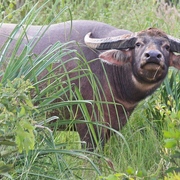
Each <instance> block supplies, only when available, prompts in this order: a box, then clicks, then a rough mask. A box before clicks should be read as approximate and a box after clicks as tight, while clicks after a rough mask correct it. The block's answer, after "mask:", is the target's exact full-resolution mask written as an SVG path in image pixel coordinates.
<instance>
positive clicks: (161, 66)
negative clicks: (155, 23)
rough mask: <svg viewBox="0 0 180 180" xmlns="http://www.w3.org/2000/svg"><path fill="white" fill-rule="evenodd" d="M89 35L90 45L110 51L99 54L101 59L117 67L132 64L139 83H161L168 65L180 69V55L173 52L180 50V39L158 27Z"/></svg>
mask: <svg viewBox="0 0 180 180" xmlns="http://www.w3.org/2000/svg"><path fill="white" fill-rule="evenodd" d="M90 36H91V33H89V34H87V35H86V36H85V43H86V45H87V46H89V47H91V48H94V49H97V50H107V51H104V52H103V53H101V54H100V56H99V57H100V59H101V60H102V61H105V62H107V63H109V64H114V65H117V66H121V65H124V64H125V63H131V64H132V71H133V75H134V78H135V80H136V81H138V82H140V83H143V84H144V83H148V84H151V83H158V82H161V81H162V80H163V79H164V77H165V76H166V74H167V72H168V68H169V66H174V67H175V68H177V69H180V56H179V55H175V54H174V52H177V53H180V40H179V39H176V38H174V37H172V36H169V35H166V34H165V33H164V32H162V31H161V30H158V29H156V28H149V29H147V30H145V31H141V32H137V33H132V34H126V35H121V36H117V37H108V38H103V39H95V38H91V37H90Z"/></svg>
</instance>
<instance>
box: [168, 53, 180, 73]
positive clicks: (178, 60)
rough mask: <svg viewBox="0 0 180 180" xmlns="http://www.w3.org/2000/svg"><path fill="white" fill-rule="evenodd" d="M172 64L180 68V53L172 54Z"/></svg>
mask: <svg viewBox="0 0 180 180" xmlns="http://www.w3.org/2000/svg"><path fill="white" fill-rule="evenodd" d="M170 66H173V67H175V68H176V69H179V70H180V55H175V54H174V53H171V54H170Z"/></svg>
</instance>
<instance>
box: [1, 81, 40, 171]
mask: <svg viewBox="0 0 180 180" xmlns="http://www.w3.org/2000/svg"><path fill="white" fill-rule="evenodd" d="M32 88H33V87H32V84H31V83H30V82H29V80H27V81H24V80H23V78H16V79H14V80H13V81H12V82H11V81H9V80H8V81H7V84H6V85H5V86H3V85H2V84H0V145H1V148H0V149H1V153H0V157H1V158H5V157H11V156H12V155H13V154H14V153H15V152H17V151H19V152H22V151H26V153H28V152H29V151H30V150H33V149H34V145H35V136H34V129H35V127H34V123H35V121H34V117H33V113H34V112H37V110H36V108H35V107H34V106H33V103H32V100H31V97H30V91H31V89H32ZM12 167H13V165H12V164H5V162H3V161H2V160H1V161H0V173H5V172H8V171H10V170H12Z"/></svg>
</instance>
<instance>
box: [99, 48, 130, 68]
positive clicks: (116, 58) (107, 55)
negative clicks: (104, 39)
mask: <svg viewBox="0 0 180 180" xmlns="http://www.w3.org/2000/svg"><path fill="white" fill-rule="evenodd" d="M131 53H132V52H131V50H115V49H112V50H108V51H105V52H103V53H101V54H100V55H99V58H100V59H101V60H102V61H103V62H106V63H108V64H112V65H117V66H122V65H124V64H126V63H128V62H131V61H132V54H131Z"/></svg>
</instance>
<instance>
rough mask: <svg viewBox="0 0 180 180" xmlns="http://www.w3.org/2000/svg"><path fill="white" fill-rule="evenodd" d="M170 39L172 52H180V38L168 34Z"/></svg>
mask: <svg viewBox="0 0 180 180" xmlns="http://www.w3.org/2000/svg"><path fill="white" fill-rule="evenodd" d="M168 38H169V41H170V44H171V46H170V49H171V51H172V52H177V53H180V39H178V38H175V37H173V36H170V35H168Z"/></svg>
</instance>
